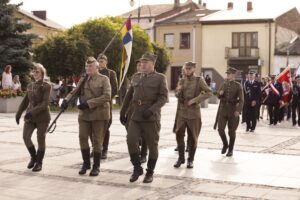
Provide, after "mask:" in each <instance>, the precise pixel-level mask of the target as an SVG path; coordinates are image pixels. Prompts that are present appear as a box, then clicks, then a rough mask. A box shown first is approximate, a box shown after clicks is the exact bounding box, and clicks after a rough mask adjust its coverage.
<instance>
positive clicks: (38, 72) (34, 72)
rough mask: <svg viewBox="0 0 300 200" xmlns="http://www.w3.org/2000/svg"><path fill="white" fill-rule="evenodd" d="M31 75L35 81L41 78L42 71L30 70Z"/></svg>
mask: <svg viewBox="0 0 300 200" xmlns="http://www.w3.org/2000/svg"><path fill="white" fill-rule="evenodd" d="M32 75H33V78H34V80H36V81H38V80H41V79H42V78H43V75H42V71H41V70H40V69H34V70H32Z"/></svg>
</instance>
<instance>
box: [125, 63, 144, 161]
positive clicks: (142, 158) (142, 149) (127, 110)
mask: <svg viewBox="0 0 300 200" xmlns="http://www.w3.org/2000/svg"><path fill="white" fill-rule="evenodd" d="M140 68H141V61H140V60H137V61H136V71H137V73H139V72H141V70H140ZM131 92H132V90H131ZM128 100H129V99H128V98H127V99H126V101H128ZM123 103H124V104H126V105H129V106H128V108H127V109H126V113H123V112H124V111H125V109H123V110H122V113H121V116H125V117H126V119H130V117H131V115H132V112H133V106H134V105H132V103H131V102H125V101H123ZM129 121H130V120H126V123H122V124H123V125H124V126H125V128H126V130H127V131H128V126H129ZM139 146H140V147H141V148H140V161H141V163H145V162H147V143H146V141H145V138H143V137H141V139H140V142H139Z"/></svg>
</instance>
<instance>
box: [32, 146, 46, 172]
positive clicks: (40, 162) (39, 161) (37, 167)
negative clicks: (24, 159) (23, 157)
mask: <svg viewBox="0 0 300 200" xmlns="http://www.w3.org/2000/svg"><path fill="white" fill-rule="evenodd" d="M44 155H45V151H41V150H38V151H37V154H36V163H35V165H34V167H33V168H32V171H33V172H39V171H41V170H42V166H43V159H44Z"/></svg>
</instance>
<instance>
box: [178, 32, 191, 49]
mask: <svg viewBox="0 0 300 200" xmlns="http://www.w3.org/2000/svg"><path fill="white" fill-rule="evenodd" d="M190 41H191V34H190V33H180V49H189V48H190Z"/></svg>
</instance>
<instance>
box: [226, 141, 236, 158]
mask: <svg viewBox="0 0 300 200" xmlns="http://www.w3.org/2000/svg"><path fill="white" fill-rule="evenodd" d="M234 142H235V137H234V138H233V137H232V138H230V139H229V149H228V152H227V154H226V156H227V157H231V156H232V155H233V147H234Z"/></svg>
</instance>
